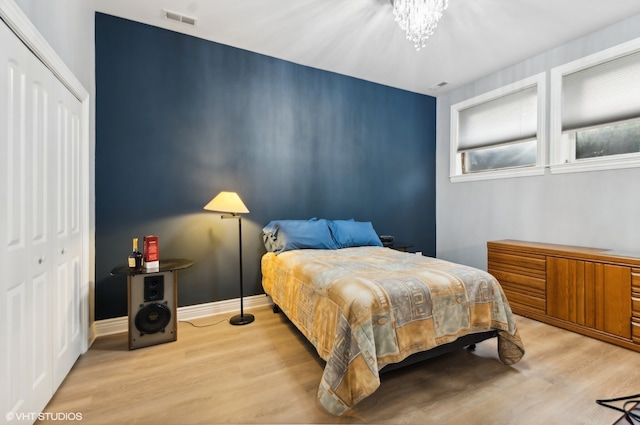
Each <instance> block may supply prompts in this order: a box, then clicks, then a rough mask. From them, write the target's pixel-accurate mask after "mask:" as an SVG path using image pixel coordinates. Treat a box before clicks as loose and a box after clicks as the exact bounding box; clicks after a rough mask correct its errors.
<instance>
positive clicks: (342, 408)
mask: <svg viewBox="0 0 640 425" xmlns="http://www.w3.org/2000/svg"><path fill="white" fill-rule="evenodd" d="M262 285H263V287H264V290H265V292H266V293H267V294H268V295H270V296H271V297H272V298H273V301H274V302H275V303H276V304H277V305H278V306H279V307H280V308H281V309H282V311H283V312H284V313H285V314H286V315H287V317H288V318H289V319H290V320H291V321H292V322H293V323H294V324H295V325H296V326H297V327H298V329H299V330H300V331H301V332H302V333H303V334H304V335H305V336H306V337H307V339H309V341H310V342H311V343H312V344H313V345H314V346H315V347H316V349H317V351H318V354H319V355H320V357H322V359H324V360H325V361H326V362H327V363H326V366H325V369H324V373H323V376H322V380H321V382H320V387H319V389H318V398H319V400H320V403H321V404H322V405H323V406H324V407H325V409H326V410H327V411H329V412H330V413H332V414H334V415H342V414H344V413H345V412H346V411H347V410H349V409H350V408H351V407H353V406H354V405H356V403H358V402H359V401H361V400H362V399H364V398H365V397H367V396H368V395H370V394H371V393H373V392H374V391H375V390H376V389H377V388H378V386H379V385H380V378H379V375H378V371H379V370H380V369H382V368H383V367H384V366H385V365H387V364H389V363H396V362H400V361H402V360H403V359H405V358H406V357H407V356H409V355H411V354H413V353H416V352H419V351H424V350H429V349H431V348H433V347H436V346H438V345H441V344H445V343H448V342H452V341H454V340H455V339H457V338H458V337H460V336H462V335H465V334H469V333H473V332H483V331H488V330H491V329H497V330H498V354H499V357H500V359H501V360H502V362H504V363H505V364H513V363H516V362H518V361H519V360H520V358H522V356H523V355H524V347H523V345H522V341H521V340H520V337H519V336H518V331H517V328H516V322H515V319H514V317H513V315H512V313H511V309H510V307H509V304H508V302H507V300H506V298H505V296H504V293H503V292H502V288H501V287H500V285H499V284H498V282H497V281H496V279H495V278H493V276H491V275H490V274H488V273H486V272H484V271H482V270H478V269H475V268H472V267H468V266H463V265H460V264H455V263H451V262H447V261H443V260H438V259H434V258H429V257H423V256H420V255H415V254H407V253H402V252H398V251H394V250H392V249H389V248H380V247H359V248H346V249H340V250H296V251H288V252H283V253H281V254H279V255H277V256H276V255H274V254H273V253H267V254H265V255H264V256H263V258H262Z"/></svg>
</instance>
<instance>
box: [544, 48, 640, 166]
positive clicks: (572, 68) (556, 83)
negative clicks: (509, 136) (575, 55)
mask: <svg viewBox="0 0 640 425" xmlns="http://www.w3.org/2000/svg"><path fill="white" fill-rule="evenodd" d="M638 51H640V38H638V39H635V40H632V41H629V42H626V43H623V44H620V45H617V46H615V47H612V48H609V49H606V50H602V51H600V52H598V53H595V54H592V55H589V56H585V57H583V58H580V59H578V60H575V61H573V62H569V63H567V64H564V65H561V66H558V67H555V68H553V69H551V71H550V74H551V78H550V86H551V87H550V108H551V113H550V115H551V116H550V137H549V140H550V166H549V168H550V171H551V173H552V174H561V173H575V172H583V171H598V170H613V169H621V168H634V167H640V152H638V153H630V154H623V155H615V156H614V155H612V156H605V157H597V158H585V159H580V160H576V159H575V140H574V139H572V138H567V140H566V141H565V142H563V137H562V79H563V77H564V76H565V75H568V74H572V73H574V72H578V71H581V70H583V69H587V68H591V67H593V66H597V65H599V64H601V63H604V62H608V61H611V60H614V59H616V58H618V57H621V56H625V55H628V54H630V53H634V52H638Z"/></svg>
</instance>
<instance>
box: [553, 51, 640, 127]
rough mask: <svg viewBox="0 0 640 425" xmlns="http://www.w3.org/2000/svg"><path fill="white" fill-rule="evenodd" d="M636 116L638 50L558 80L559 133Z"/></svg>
mask: <svg viewBox="0 0 640 425" xmlns="http://www.w3.org/2000/svg"><path fill="white" fill-rule="evenodd" d="M633 117H640V51H639V52H634V53H631V54H628V55H626V56H621V57H619V58H616V59H613V60H610V61H607V62H603V63H601V64H598V65H595V66H592V67H589V68H585V69H582V70H580V71H576V72H574V73H571V74H567V75H565V76H563V78H562V131H566V130H574V129H577V128H584V127H589V126H594V125H600V124H606V123H611V122H616V121H621V120H625V119H629V118H633Z"/></svg>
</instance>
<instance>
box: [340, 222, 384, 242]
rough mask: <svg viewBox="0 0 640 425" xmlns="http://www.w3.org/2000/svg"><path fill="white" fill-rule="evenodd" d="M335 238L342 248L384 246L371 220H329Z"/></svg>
mask: <svg viewBox="0 0 640 425" xmlns="http://www.w3.org/2000/svg"><path fill="white" fill-rule="evenodd" d="M329 227H330V228H331V233H332V234H333V239H334V240H335V241H336V243H337V244H338V247H340V248H350V247H355V246H382V242H381V241H380V238H379V237H378V234H377V233H376V231H375V230H374V229H373V224H371V222H370V221H354V220H332V221H330V222H329Z"/></svg>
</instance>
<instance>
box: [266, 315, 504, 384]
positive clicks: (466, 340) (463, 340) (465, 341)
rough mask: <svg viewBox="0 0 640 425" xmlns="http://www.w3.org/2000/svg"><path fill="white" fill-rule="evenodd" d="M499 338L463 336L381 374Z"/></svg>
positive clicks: (488, 334)
mask: <svg viewBox="0 0 640 425" xmlns="http://www.w3.org/2000/svg"><path fill="white" fill-rule="evenodd" d="M273 312H274V313H276V314H277V313H282V315H283V316H284V317H287V315H286V314H285V313H284V312H283V311H282V310H281V309H280V307H279V306H277V305H274V306H273ZM287 320H289V318H288V317H287ZM289 321H290V320H289ZM294 327H295V326H294ZM497 336H498V331H497V330H491V331H487V332H477V333H472V334H467V335H463V336H461V337H460V338H458V339H456V340H455V341H453V342H449V343H447V344H442V345H439V346H437V347H434V348H432V349H431V350H427V351H421V352H419V353H415V354H412V355H410V356H409V357H407V358H406V359H404V360H403V361H401V362H399V363H391V364H388V365H386V366H385V367H383V368H382V369H381V370H380V373H386V372H391V371H392V370H396V369H400V368H403V367H406V366H410V365H413V364H416V363H420V362H422V361H425V360H429V359H432V358H434V357H438V356H441V355H443V354H447V353H451V352H453V351H457V350H461V349H463V348H466V349H467V350H469V351H473V350H475V349H476V344H478V343H480V342H482V341H485V340H487V339H490V338H496V337H497Z"/></svg>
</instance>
